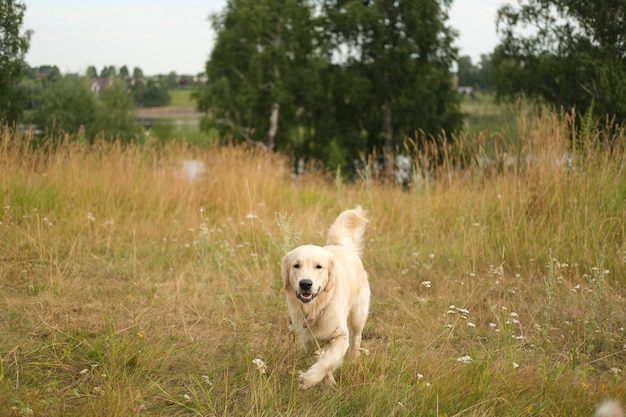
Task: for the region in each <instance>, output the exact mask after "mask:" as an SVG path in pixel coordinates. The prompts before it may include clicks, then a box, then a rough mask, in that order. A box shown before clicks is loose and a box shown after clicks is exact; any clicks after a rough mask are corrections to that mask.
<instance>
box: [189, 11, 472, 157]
mask: <svg viewBox="0 0 626 417" xmlns="http://www.w3.org/2000/svg"><path fill="white" fill-rule="evenodd" d="M448 6H449V3H448V2H447V1H444V2H442V3H441V4H440V3H439V2H438V1H436V0H419V1H415V0H411V1H409V0H406V1H398V0H395V1H392V0H378V1H363V0H358V1H357V0H325V1H321V2H312V1H306V0H255V1H253V0H229V1H228V2H227V4H226V8H225V9H224V11H223V12H222V13H220V14H218V15H214V16H213V17H212V24H213V28H214V29H215V31H216V33H217V40H216V44H215V47H214V49H213V52H212V54H211V57H210V59H209V61H208V62H207V65H206V73H207V76H208V78H209V81H208V83H207V85H206V86H204V87H203V89H202V90H201V91H200V92H199V93H198V94H197V96H196V97H197V99H198V107H199V108H200V109H201V110H203V111H205V112H206V113H207V116H208V117H207V119H206V120H205V123H204V126H205V128H217V129H218V130H219V131H220V132H221V133H222V135H230V136H231V137H235V138H241V139H243V140H246V141H249V142H252V143H258V144H263V145H264V146H266V147H267V148H270V149H272V148H274V147H276V148H278V149H286V148H288V149H291V150H292V151H293V152H296V153H298V154H299V156H304V157H314V158H318V159H323V160H325V161H326V162H327V163H328V164H344V165H346V164H351V163H352V161H354V160H355V159H356V158H358V157H359V154H362V153H366V152H370V151H372V150H373V149H379V150H381V149H384V150H386V151H388V153H389V154H391V153H392V152H393V151H394V150H395V148H396V147H398V146H400V145H401V144H402V142H403V141H404V139H405V138H406V137H414V134H415V131H416V130H418V129H421V130H423V131H424V132H426V133H429V134H430V133H432V134H439V133H440V132H441V130H442V129H445V130H448V131H453V130H454V129H456V128H457V127H458V126H459V125H460V122H461V117H460V112H459V108H458V97H457V95H456V94H455V91H454V86H453V83H452V81H453V80H452V76H451V74H450V71H449V68H450V67H451V65H452V63H453V61H454V60H455V54H456V51H455V49H454V48H452V46H451V44H452V41H453V39H454V36H455V35H454V32H453V31H452V30H450V29H449V28H448V27H447V26H446V25H445V20H446V19H447V15H446V10H447V9H446V8H447V7H448Z"/></svg>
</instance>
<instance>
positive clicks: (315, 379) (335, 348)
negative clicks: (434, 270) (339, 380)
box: [298, 330, 348, 389]
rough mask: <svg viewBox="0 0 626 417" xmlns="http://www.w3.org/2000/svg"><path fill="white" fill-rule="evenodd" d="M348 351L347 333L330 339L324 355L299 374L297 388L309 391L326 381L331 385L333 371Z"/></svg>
mask: <svg viewBox="0 0 626 417" xmlns="http://www.w3.org/2000/svg"><path fill="white" fill-rule="evenodd" d="M347 351H348V332H347V330H346V331H344V332H342V333H341V334H340V335H339V336H336V337H334V338H333V339H331V340H330V341H329V342H328V343H327V344H326V346H325V347H324V353H323V354H322V355H320V357H319V358H318V360H317V362H315V363H314V364H313V366H311V367H310V368H309V369H308V370H307V371H306V372H303V373H301V374H300V377H299V378H298V387H299V388H300V389H309V388H311V387H312V386H314V385H317V384H319V383H320V382H322V380H324V378H326V379H327V381H328V383H329V384H333V382H334V378H333V371H335V370H336V369H337V368H339V366H341V362H342V361H343V357H344V356H345V354H346V352H347Z"/></svg>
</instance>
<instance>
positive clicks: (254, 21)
mask: <svg viewBox="0 0 626 417" xmlns="http://www.w3.org/2000/svg"><path fill="white" fill-rule="evenodd" d="M311 13H312V9H311V6H310V5H309V3H308V2H307V1H304V0H229V1H228V2H227V4H226V8H225V10H224V11H223V12H222V13H221V14H217V15H214V16H212V25H213V28H214V29H215V31H216V32H217V40H216V43H215V46H214V49H213V51H212V53H211V57H210V59H209V61H208V62H207V66H206V69H207V75H208V77H209V82H208V84H207V85H206V86H205V88H204V90H203V93H202V94H201V95H200V98H199V108H200V109H201V110H204V111H206V112H209V111H210V114H211V116H212V117H211V118H210V119H209V120H208V121H205V126H210V127H211V128H217V129H218V130H219V131H220V132H221V133H222V135H230V136H234V137H237V138H243V139H244V140H246V141H249V142H253V143H257V144H263V145H264V146H266V147H267V148H270V149H272V148H274V147H275V146H276V145H278V147H285V146H286V145H287V142H288V139H287V138H288V136H289V132H290V130H296V129H297V127H298V125H299V123H298V120H297V118H298V109H299V108H300V106H301V104H302V103H300V101H301V100H302V97H304V96H306V95H307V94H308V93H309V91H310V82H307V80H306V77H307V75H308V74H309V73H310V65H311V62H312V52H313V34H314V31H313V26H312V17H311Z"/></svg>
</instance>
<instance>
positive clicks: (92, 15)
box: [22, 0, 512, 75]
mask: <svg viewBox="0 0 626 417" xmlns="http://www.w3.org/2000/svg"><path fill="white" fill-rule="evenodd" d="M507 1H512V0H454V3H453V4H452V8H451V10H450V21H449V24H450V25H451V26H452V27H454V28H455V29H457V30H458V31H459V34H460V35H459V38H458V40H457V43H456V44H457V46H458V47H460V53H461V55H469V56H470V57H471V58H472V62H474V63H477V62H478V60H479V57H480V55H481V54H485V53H489V52H491V51H493V48H494V47H495V46H496V44H497V42H498V38H497V36H496V32H495V19H496V10H497V9H498V7H499V6H500V5H501V4H503V3H505V2H507ZM24 3H25V4H26V13H25V16H24V23H23V25H22V29H23V30H27V29H30V30H32V31H33V32H34V33H33V36H32V39H31V45H30V49H29V51H28V53H27V55H26V61H27V62H28V64H29V65H30V66H33V67H35V66H40V65H56V66H58V67H59V69H60V70H61V72H63V73H67V72H78V73H84V72H85V70H86V69H87V67H88V66H90V65H93V66H95V67H96V68H97V70H98V71H100V70H101V69H102V68H103V67H104V66H109V65H113V66H115V67H116V68H118V69H119V68H120V67H121V66H123V65H126V66H127V67H128V68H129V70H130V71H132V70H133V68H134V67H139V68H141V69H142V70H143V72H144V74H146V75H155V74H167V73H169V72H170V71H175V72H176V73H177V74H197V73H199V72H202V71H204V65H205V63H206V60H207V59H208V57H209V54H210V52H211V48H212V45H213V41H214V34H213V31H212V29H211V25H210V22H209V21H208V16H209V15H210V14H211V13H214V12H218V11H220V10H221V9H222V8H223V7H224V5H225V3H226V0H176V1H172V0H106V1H101V0H96V1H92V0H54V1H52V0H24Z"/></svg>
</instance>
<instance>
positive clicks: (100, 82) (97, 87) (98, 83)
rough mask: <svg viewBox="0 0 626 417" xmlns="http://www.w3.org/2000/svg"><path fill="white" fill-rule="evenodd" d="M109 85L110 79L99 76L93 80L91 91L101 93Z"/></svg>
mask: <svg viewBox="0 0 626 417" xmlns="http://www.w3.org/2000/svg"><path fill="white" fill-rule="evenodd" d="M108 85H109V79H108V78H103V77H98V78H94V79H93V80H91V91H93V92H94V93H96V94H100V93H101V92H102V90H104V89H105V88H106V87H107V86H108Z"/></svg>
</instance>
